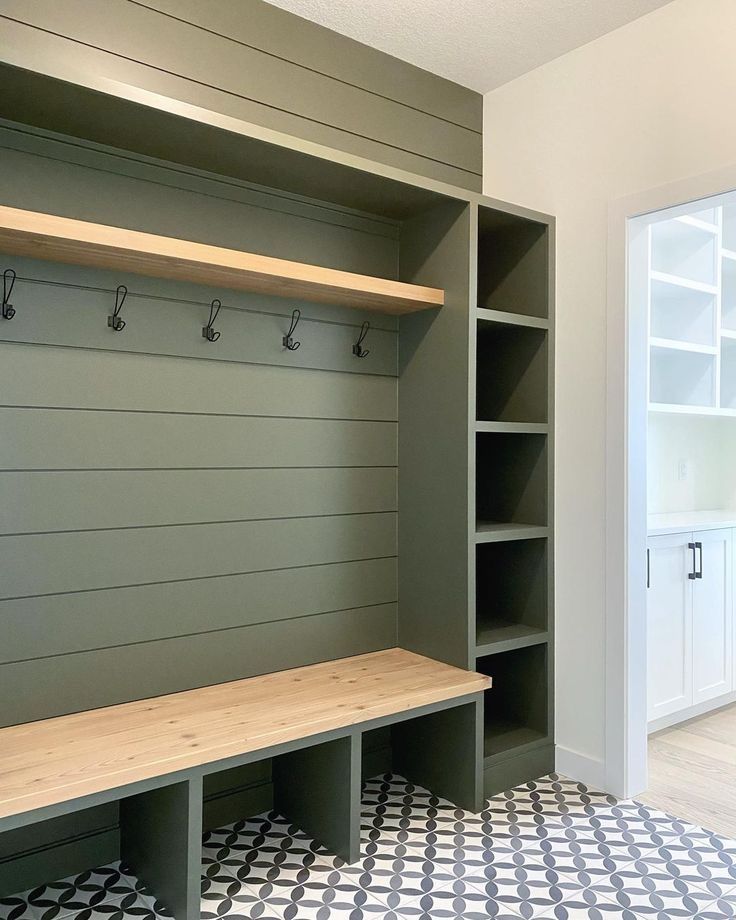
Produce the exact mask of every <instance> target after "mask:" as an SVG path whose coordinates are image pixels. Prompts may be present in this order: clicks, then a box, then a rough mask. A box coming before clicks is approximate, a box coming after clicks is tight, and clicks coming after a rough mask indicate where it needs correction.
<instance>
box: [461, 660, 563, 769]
mask: <svg viewBox="0 0 736 920" xmlns="http://www.w3.org/2000/svg"><path fill="white" fill-rule="evenodd" d="M477 667H478V670H479V671H480V672H481V673H483V674H488V675H489V676H490V677H491V678H492V680H493V690H492V691H488V693H487V695H486V705H485V715H484V753H485V757H486V759H492V758H499V759H500V758H505V757H508V756H512V755H513V754H514V752H517V753H518V749H519V748H523V747H526V746H527V745H530V744H533V743H535V742H542V741H544V740H546V739H547V737H548V730H549V693H548V689H549V688H548V680H547V677H548V675H547V669H548V646H547V644H546V643H542V644H539V645H533V646H529V647H526V648H519V649H513V650H510V651H505V652H499V653H497V654H494V655H488V656H486V657H484V658H479V659H478V663H477ZM491 694H492V696H491Z"/></svg>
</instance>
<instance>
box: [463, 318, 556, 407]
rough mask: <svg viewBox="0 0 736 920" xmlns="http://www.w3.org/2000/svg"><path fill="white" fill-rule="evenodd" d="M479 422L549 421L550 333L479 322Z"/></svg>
mask: <svg viewBox="0 0 736 920" xmlns="http://www.w3.org/2000/svg"><path fill="white" fill-rule="evenodd" d="M476 384H477V386H476V394H477V395H476V407H477V417H478V420H479V421H487V422H546V421H547V403H548V399H547V390H548V382H547V332H546V331H545V330H544V329H529V328H527V327H525V326H512V325H505V324H502V323H495V322H487V321H484V320H479V321H478V361H477V367H476Z"/></svg>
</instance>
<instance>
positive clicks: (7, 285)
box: [2, 268, 16, 319]
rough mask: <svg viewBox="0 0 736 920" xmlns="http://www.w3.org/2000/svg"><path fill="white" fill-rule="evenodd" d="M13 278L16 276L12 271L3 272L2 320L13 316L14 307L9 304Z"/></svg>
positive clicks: (13, 282) (7, 269)
mask: <svg viewBox="0 0 736 920" xmlns="http://www.w3.org/2000/svg"><path fill="white" fill-rule="evenodd" d="M15 278H16V275H15V272H14V271H13V269H12V268H6V269H5V271H4V272H3V308H2V312H3V319H12V318H13V317H14V316H15V307H14V306H13V305H12V303H10V295H11V293H12V291H13V285H14V284H15Z"/></svg>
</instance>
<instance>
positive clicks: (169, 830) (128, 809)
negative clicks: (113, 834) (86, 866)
mask: <svg viewBox="0 0 736 920" xmlns="http://www.w3.org/2000/svg"><path fill="white" fill-rule="evenodd" d="M120 858H121V860H122V862H123V863H124V864H125V865H127V866H129V867H130V868H131V869H132V870H133V872H134V873H135V875H136V876H137V878H138V879H139V880H140V881H141V882H143V883H144V884H145V885H147V886H148V887H149V888H150V889H151V890H152V891H153V892H155V894H156V897H157V898H158V899H159V900H161V901H162V902H163V903H164V904H165V905H166V907H167V908H168V910H169V912H170V913H171V914H172V916H173V917H174V918H175V920H199V915H200V872H201V868H200V867H201V862H202V777H201V776H193V777H192V778H191V779H188V780H183V781H182V782H178V783H172V784H171V785H169V786H162V787H161V788H159V789H151V790H150V791H149V792H142V793H139V794H138V795H134V796H130V797H128V798H125V799H122V800H121V802H120Z"/></svg>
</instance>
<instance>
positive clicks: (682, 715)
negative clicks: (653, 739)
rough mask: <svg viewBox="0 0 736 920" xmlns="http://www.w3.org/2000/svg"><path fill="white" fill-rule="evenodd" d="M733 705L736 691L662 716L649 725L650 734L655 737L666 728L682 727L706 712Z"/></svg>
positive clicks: (735, 701)
mask: <svg viewBox="0 0 736 920" xmlns="http://www.w3.org/2000/svg"><path fill="white" fill-rule="evenodd" d="M731 703H736V691H732V692H731V693H726V694H724V696H717V697H715V699H712V700H705V701H704V702H702V703H697V704H696V705H695V706H688V707H687V708H685V709H680V710H678V712H673V713H670V715H668V716H662V718H661V719H653V720H652V721H651V722H650V723H649V727H648V729H649V734H650V735H653V734H654V733H655V732H661V731H662V729H664V728H671V727H672V726H673V725H680V724H682V723H683V722H687V721H688V720H689V719H696V718H698V717H699V716H703V715H705V713H706V712H715V711H716V710H717V709H723V707H724V706H730V705H731Z"/></svg>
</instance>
